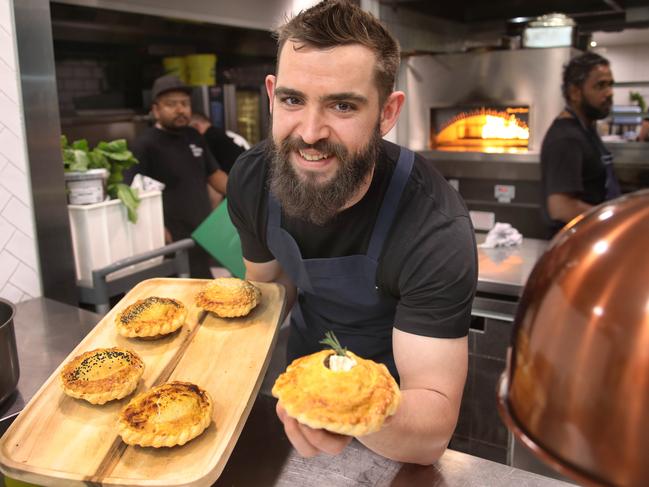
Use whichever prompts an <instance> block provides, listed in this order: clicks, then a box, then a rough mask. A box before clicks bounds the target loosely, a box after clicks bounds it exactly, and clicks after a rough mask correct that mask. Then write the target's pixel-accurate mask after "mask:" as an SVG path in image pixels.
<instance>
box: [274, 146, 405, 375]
mask: <svg viewBox="0 0 649 487" xmlns="http://www.w3.org/2000/svg"><path fill="white" fill-rule="evenodd" d="M414 158H415V155H414V153H413V152H412V151H410V150H408V149H405V148H401V152H400V154H399V160H398V162H397V165H396V167H395V170H394V173H393V174H392V178H391V180H390V184H389V186H388V189H387V191H386V194H385V198H384V200H383V203H382V204H381V208H380V210H379V213H378V217H377V220H376V223H375V225H374V229H373V231H372V236H371V237H370V243H369V246H368V249H367V253H366V254H365V255H349V256H344V257H334V258H317V259H304V258H302V253H301V252H300V249H299V247H298V245H297V243H296V242H295V240H294V239H293V237H292V236H291V235H290V234H289V233H288V232H287V231H285V230H284V229H283V228H281V208H280V204H279V202H278V201H277V199H276V198H275V197H274V196H273V195H272V194H270V193H269V198H268V230H267V241H268V247H269V249H270V251H271V252H272V253H273V255H274V256H275V258H276V259H277V261H278V262H279V264H280V265H281V266H282V269H283V270H284V272H285V273H286V274H287V275H288V276H289V277H290V278H291V279H292V280H293V283H294V284H295V285H296V286H297V289H298V296H297V301H296V303H295V306H294V307H293V311H292V313H291V328H290V334H289V339H288V349H287V359H288V362H289V363H290V362H292V361H293V360H294V359H296V358H298V357H301V356H304V355H308V354H311V353H314V352H317V351H319V350H322V349H323V348H326V347H325V346H323V345H322V344H320V343H319V342H320V340H322V339H323V338H324V337H325V333H326V332H327V331H329V330H331V331H333V332H334V333H335V335H336V337H337V338H338V339H339V341H340V343H341V344H342V346H344V347H347V348H348V349H349V350H351V351H352V352H354V353H356V354H357V355H359V356H361V357H363V358H369V359H372V360H375V361H377V362H381V363H384V364H385V365H386V366H387V367H388V369H389V370H390V373H391V374H392V375H393V376H394V377H395V378H397V379H398V374H397V369H396V366H395V364H394V357H393V355H392V328H393V325H394V315H395V310H396V305H397V300H396V299H394V298H393V297H391V296H388V295H386V294H383V293H382V292H381V291H380V290H379V289H378V288H377V286H376V271H377V267H378V259H379V256H380V254H381V250H382V248H383V243H384V242H385V239H386V236H387V234H388V231H389V230H390V227H391V226H392V222H393V220H394V215H395V214H396V211H397V206H398V204H399V200H400V199H401V194H402V192H403V189H404V187H405V185H406V182H407V181H408V178H409V176H410V172H411V170H412V166H413V163H414ZM340 238H345V236H344V235H341V236H340Z"/></svg>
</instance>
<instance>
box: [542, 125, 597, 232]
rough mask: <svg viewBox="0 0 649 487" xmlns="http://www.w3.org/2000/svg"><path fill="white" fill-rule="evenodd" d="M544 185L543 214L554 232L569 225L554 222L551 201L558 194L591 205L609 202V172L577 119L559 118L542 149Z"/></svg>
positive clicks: (547, 135)
mask: <svg viewBox="0 0 649 487" xmlns="http://www.w3.org/2000/svg"><path fill="white" fill-rule="evenodd" d="M541 183H542V188H543V204H542V206H543V213H544V217H545V220H546V221H547V223H548V225H549V226H550V229H551V232H555V231H557V230H558V229H559V228H561V227H562V226H563V225H564V224H565V222H557V221H552V220H551V218H550V216H549V214H548V210H547V198H548V196H549V195H551V194H554V193H568V194H571V195H574V196H576V197H577V198H579V199H580V200H582V201H585V202H586V203H588V204H591V205H598V204H600V203H602V202H603V201H604V200H605V199H606V168H605V166H604V163H603V162H602V160H601V154H600V152H599V150H598V149H597V147H596V146H595V144H594V143H593V141H592V140H591V139H590V138H589V137H588V135H587V134H586V133H585V132H584V129H583V128H582V127H581V125H580V124H579V121H578V120H577V119H575V118H557V119H555V120H554V122H553V123H552V125H551V126H550V128H549V129H548V131H547V133H546V134H545V138H544V139H543V144H542V146H541Z"/></svg>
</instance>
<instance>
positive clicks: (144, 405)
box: [117, 382, 212, 448]
mask: <svg viewBox="0 0 649 487" xmlns="http://www.w3.org/2000/svg"><path fill="white" fill-rule="evenodd" d="M211 421H212V398H211V397H210V396H209V394H208V393H207V391H204V390H203V389H201V388H200V387H198V386H196V385H194V384H191V383H189V382H167V383H166V384H162V385H160V386H157V387H154V388H152V389H150V390H148V391H146V392H144V393H142V394H138V395H137V396H135V397H134V398H133V399H131V401H130V402H129V403H128V404H127V405H126V406H125V407H124V409H122V411H121V412H120V413H119V420H118V426H117V428H118V431H119V434H120V435H121V437H122V440H124V443H127V444H129V445H140V446H153V447H155V448H159V447H162V446H175V445H184V444H185V443H187V442H188V441H189V440H191V439H194V438H196V437H197V436H198V435H200V434H201V433H202V432H203V431H205V429H206V428H207V427H208V426H209V425H210V422H211Z"/></svg>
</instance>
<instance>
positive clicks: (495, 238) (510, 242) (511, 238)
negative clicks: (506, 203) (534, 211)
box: [478, 223, 523, 249]
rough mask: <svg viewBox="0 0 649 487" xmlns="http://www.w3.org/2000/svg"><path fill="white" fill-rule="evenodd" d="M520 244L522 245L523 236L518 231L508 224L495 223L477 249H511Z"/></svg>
mask: <svg viewBox="0 0 649 487" xmlns="http://www.w3.org/2000/svg"><path fill="white" fill-rule="evenodd" d="M521 243H523V235H521V233H520V232H519V231H518V230H516V229H515V228H514V227H512V226H511V225H510V224H509V223H496V224H495V225H494V227H493V228H492V229H491V230H489V233H488V234H487V238H486V239H485V241H484V243H481V244H480V245H478V247H482V248H485V249H493V248H496V247H513V246H515V245H520V244H521Z"/></svg>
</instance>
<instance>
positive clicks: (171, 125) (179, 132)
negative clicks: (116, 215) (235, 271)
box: [128, 75, 228, 279]
mask: <svg viewBox="0 0 649 487" xmlns="http://www.w3.org/2000/svg"><path fill="white" fill-rule="evenodd" d="M190 92H191V88H189V87H188V86H186V85H184V84H183V83H182V82H181V81H180V80H179V79H178V78H177V77H175V76H172V75H167V76H163V77H161V78H158V79H157V80H156V81H155V83H154V85H153V93H152V95H153V105H152V111H153V115H154V117H155V119H156V123H155V126H154V127H150V128H149V129H147V130H146V131H144V132H143V133H142V134H140V135H139V136H138V138H137V139H136V140H135V141H134V144H133V153H134V154H135V156H136V157H137V159H138V160H139V164H136V165H135V166H134V167H133V170H132V171H131V172H130V173H129V175H128V179H132V177H133V176H134V175H135V174H136V173H141V174H143V175H146V176H149V177H152V178H153V179H156V180H158V181H160V182H162V183H164V184H165V188H164V190H163V192H162V202H163V212H164V222H165V240H166V241H167V242H171V241H175V240H180V239H183V238H188V237H190V236H191V233H192V232H193V231H194V229H195V228H196V227H197V226H198V225H199V224H200V223H201V222H202V221H203V220H204V219H205V218H207V216H208V215H209V214H210V212H211V211H212V207H211V204H210V200H209V197H208V193H207V184H209V185H210V186H211V187H212V188H214V189H215V190H216V191H218V192H219V193H222V194H225V192H226V185H227V178H228V177H227V174H226V173H225V172H224V171H223V170H221V169H220V167H219V165H218V163H217V162H216V160H215V159H214V157H213V156H212V154H211V153H210V151H209V150H208V148H207V146H206V145H205V142H204V140H203V138H202V137H201V135H200V134H199V133H198V132H197V131H196V130H195V129H193V128H191V127H189V120H190V117H191V100H190V96H189V93H190ZM189 265H190V273H191V276H192V277H196V278H208V279H209V278H211V277H212V274H211V272H210V256H209V254H207V253H206V252H205V251H204V250H203V249H202V248H201V247H200V246H195V247H194V248H192V249H191V250H190V251H189Z"/></svg>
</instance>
